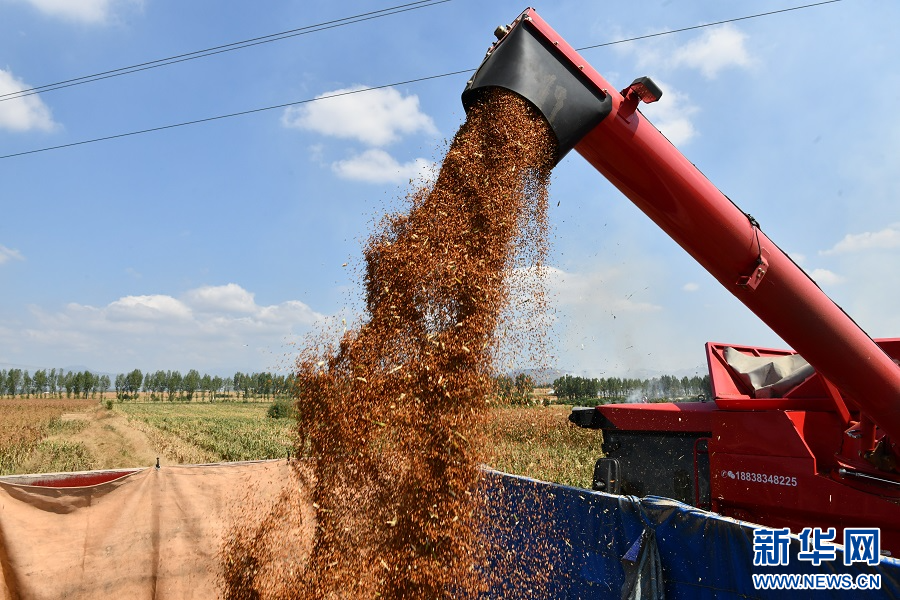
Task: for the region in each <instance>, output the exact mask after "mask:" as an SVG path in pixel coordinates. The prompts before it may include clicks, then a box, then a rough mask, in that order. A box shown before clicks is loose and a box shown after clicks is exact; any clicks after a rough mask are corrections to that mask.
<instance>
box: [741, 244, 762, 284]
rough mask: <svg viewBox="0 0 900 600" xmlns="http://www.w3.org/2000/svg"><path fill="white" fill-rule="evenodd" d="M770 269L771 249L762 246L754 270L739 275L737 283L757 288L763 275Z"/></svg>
mask: <svg viewBox="0 0 900 600" xmlns="http://www.w3.org/2000/svg"><path fill="white" fill-rule="evenodd" d="M768 270H769V251H768V250H766V249H765V248H760V249H759V256H757V257H756V264H755V265H753V270H752V271H750V272H749V273H747V274H746V275H741V276H740V277H738V280H737V284H738V285H739V286H741V287H745V288H749V289H751V290H755V289H756V288H757V287H758V286H759V284H760V282H761V281H762V280H763V277H765V276H766V273H767V272H768Z"/></svg>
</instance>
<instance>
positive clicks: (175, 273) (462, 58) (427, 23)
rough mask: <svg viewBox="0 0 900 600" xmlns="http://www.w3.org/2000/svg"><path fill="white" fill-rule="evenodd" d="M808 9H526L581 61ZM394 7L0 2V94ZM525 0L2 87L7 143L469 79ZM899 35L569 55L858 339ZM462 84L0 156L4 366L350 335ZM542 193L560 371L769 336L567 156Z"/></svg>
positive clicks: (875, 244)
mask: <svg viewBox="0 0 900 600" xmlns="http://www.w3.org/2000/svg"><path fill="white" fill-rule="evenodd" d="M399 3H400V2H397V3H396V4H399ZM799 4H803V2H797V3H791V2H787V1H785V0H778V1H775V0H772V1H768V0H766V1H757V2H751V3H725V2H717V1H713V0H706V1H695V2H672V1H671V0H659V1H656V0H648V1H646V2H642V3H640V4H639V5H629V4H627V3H624V4H623V3H620V4H619V5H612V4H610V3H602V4H601V3H596V2H587V1H585V0H581V1H576V0H568V1H565V0H564V1H554V2H551V3H547V4H546V5H545V6H541V5H536V7H535V8H536V9H537V11H538V12H539V14H541V15H542V16H543V17H544V19H545V20H547V21H548V22H549V23H550V24H551V25H552V26H553V27H554V28H555V29H556V30H557V31H558V32H560V33H561V34H562V35H563V36H564V37H565V38H566V39H567V41H569V43H570V44H572V45H573V46H575V47H576V48H579V47H584V46H590V45H595V44H601V43H604V42H611V41H615V40H620V39H624V38H629V37H634V36H640V35H646V34H650V33H656V32H661V31H666V30H672V29H678V28H683V27H691V26H694V25H699V24H703V23H711V22H716V21H721V20H726V19H732V18H736V17H742V16H746V15H750V14H755V13H762V12H767V11H775V10H779V9H784V8H788V7H791V6H797V5H799ZM394 5H395V4H394V3H391V2H373V1H371V0H369V1H344V2H340V3H337V2H326V1H315V0H310V1H307V2H302V3H301V2H278V1H275V2H266V3H265V4H264V5H263V4H260V3H255V2H253V3H251V2H237V1H232V0H226V1H222V0H217V1H215V2H214V1H212V0H192V2H187V3H186V2H178V3H176V2H172V1H168V2H164V1H161V0H0V94H6V93H11V92H15V91H17V90H18V89H21V88H24V87H30V86H39V85H43V84H48V83H53V82H57V81H63V80H68V79H72V78H75V77H80V76H84V75H89V74H92V73H98V72H102V71H107V70H110V69H115V68H119V67H124V66H128V65H133V64H138V63H143V62H146V61H150V60H155V59H159V58H163V57H167V56H173V55H178V54H182V53H186V52H192V51H195V50H200V49H203V48H209V47H213V46H218V45H222V44H227V43H231V42H235V41H239V40H244V39H249V38H255V37H258V36H264V35H268V34H272V33H276V32H281V31H285V30H289V29H295V28H300V27H304V26H308V25H314V24H317V23H323V22H327V21H332V20H335V19H340V18H343V17H348V16H351V15H356V14H361V13H366V12H369V11H373V10H378V9H383V8H388V7H390V6H394ZM263 6H264V8H261V7H263ZM600 7H602V8H600ZM524 8H525V5H523V4H519V3H514V2H508V1H506V0H494V1H492V2H482V1H478V2H476V1H474V0H451V1H448V2H444V3H441V4H437V5H434V6H427V7H423V8H419V9H417V10H409V11H407V12H403V13H402V14H397V15H393V16H385V17H382V18H377V19H371V20H368V21H365V22H360V23H355V24H350V25H347V26H342V27H335V28H331V29H327V30H324V31H319V32H315V33H309V34H307V35H301V36H296V37H292V38H290V39H286V40H282V41H277V42H273V43H268V44H262V45H258V46H255V47H252V48H248V49H244V50H239V51H235V52H228V53H223V54H219V55H216V56H211V57H207V58H201V59H198V60H192V61H186V62H182V63H179V64H176V65H172V66H166V67H162V68H157V69H151V70H147V71H143V72H140V73H135V74H130V75H125V76H121V77H115V78H110V79H106V80H103V81H99V82H96V83H90V84H86V85H80V86H74V87H69V88H66V89H61V90H56V91H47V92H41V93H39V94H35V95H31V96H27V97H24V98H16V99H12V100H7V101H5V102H0V155H4V156H5V155H8V154H14V153H19V152H26V151H30V150H35V149H40V148H45V147H49V146H58V145H65V144H71V143H75V142H79V141H82V140H89V139H93V138H98V137H103V136H110V135H116V134H120V133H126V132H130V131H135V130H141V129H148V128H154V127H160V126H164V125H170V124H174V123H179V122H184V121H191V120H196V119H203V118H206V117H213V116H217V115H223V114H228V113H234V112H240V111H246V110H251V109H257V108H262V107H266V106H273V105H280V104H285V103H290V102H296V101H301V100H307V99H312V98H315V97H317V96H322V95H328V94H333V93H335V92H339V91H342V90H353V89H357V88H359V87H371V86H382V85H385V84H390V83H394V82H401V81H407V80H412V79H417V78H421V77H427V76H431V75H438V74H442V73H447V72H452V71H458V70H468V69H474V67H476V66H477V65H478V63H479V62H480V60H481V58H482V57H483V55H484V51H485V50H486V49H487V47H488V46H489V45H490V43H491V41H492V39H493V36H492V32H493V30H494V28H495V26H497V25H498V24H501V23H508V22H510V21H512V20H513V19H514V18H515V17H516V16H517V15H518V14H519V13H520V12H521V10H522V9H524ZM897 23H900V5H898V4H897V3H896V2H889V1H887V0H843V1H841V2H836V3H832V4H828V5H824V6H819V7H814V8H809V9H804V10H798V11H793V12H788V13H782V14H777V15H772V16H768V17H762V18H756V19H749V20H742V21H737V22H734V23H730V24H726V25H720V26H716V27H709V28H703V29H696V30H691V31H687V32H683V33H677V34H673V35H667V36H661V37H655V38H651V39H646V40H642V41H636V42H630V43H624V44H616V45H611V46H606V47H603V48H597V49H592V50H586V51H584V52H583V56H584V57H585V58H586V59H587V61H588V62H590V63H591V64H592V65H593V66H594V67H595V68H596V69H597V70H598V71H599V72H600V73H602V74H603V75H604V76H605V77H606V78H607V79H608V80H609V81H611V82H612V83H614V84H615V85H617V86H619V87H625V86H626V85H627V84H628V83H630V82H631V81H632V79H634V78H635V77H637V76H641V75H649V76H651V77H653V78H654V80H655V81H656V82H657V83H658V84H660V86H661V87H662V88H663V91H664V97H663V99H662V101H661V102H659V103H658V104H655V105H652V106H648V107H646V109H645V110H644V112H645V114H646V115H647V116H648V117H649V118H650V119H651V120H652V121H653V122H654V123H655V124H656V125H657V126H658V127H659V128H660V129H661V130H662V131H663V132H664V133H666V134H667V135H668V136H669V137H670V139H672V140H673V142H675V144H676V145H677V146H678V147H679V148H680V149H681V150H682V152H683V153H684V154H685V155H686V156H687V157H688V158H689V159H690V160H692V161H693V162H694V163H695V164H696V165H697V166H698V167H699V168H700V169H701V170H702V171H703V172H704V173H705V174H706V175H707V176H708V177H709V178H710V179H711V180H712V181H713V182H714V183H715V184H716V185H717V186H718V187H719V188H720V189H721V190H722V191H723V192H725V193H726V194H727V195H728V196H729V197H731V198H732V199H733V200H734V201H735V202H736V203H737V204H738V205H739V206H740V207H741V208H742V209H743V210H745V211H746V212H748V213H750V214H752V215H753V216H754V217H755V218H756V219H757V220H758V221H759V222H760V224H761V226H762V228H763V230H764V231H765V232H766V233H767V234H768V235H769V237H770V238H772V239H773V240H774V241H775V242H776V243H777V244H778V245H779V246H780V247H782V249H784V250H785V251H786V252H788V254H790V255H791V256H792V257H793V258H794V259H795V260H796V261H797V262H798V263H799V264H800V265H801V266H802V267H803V268H804V269H805V270H806V271H807V272H808V273H810V274H811V275H812V276H813V278H814V279H816V281H817V282H818V283H819V284H820V286H821V287H822V288H823V289H824V290H825V291H826V292H827V293H828V294H829V295H830V296H831V297H832V298H833V299H835V301H836V302H838V304H840V305H841V306H842V307H843V308H844V309H845V310H846V311H847V312H848V313H849V314H850V315H851V316H852V317H854V318H855V319H856V320H857V322H858V323H859V324H860V325H861V326H862V327H863V328H864V329H865V330H866V331H867V332H868V333H869V334H870V335H872V336H873V337H892V336H900V311H897V310H896V300H895V299H896V298H897V297H898V283H897V280H898V278H897V277H896V275H895V274H896V273H898V272H900V201H898V192H900V168H898V167H900V149H898V144H897V143H896V140H897V139H900V117H898V116H897V114H898V112H897V110H896V107H895V105H894V104H895V98H897V97H898V96H900V69H898V68H897V64H896V60H897V57H898V56H900V41H898V36H897V35H896V31H895V29H896V27H895V26H896V24H897ZM467 78H468V74H460V75H455V76H450V77H444V78H438V79H434V80H430V81H426V82H421V83H414V84H407V85H397V86H393V87H389V88H386V89H382V90H378V91H370V92H365V93H359V94H352V95H348V96H343V97H341V98H340V99H330V100H322V101H319V102H316V103H305V104H302V105H297V106H294V107H290V108H281V109H276V110H269V111H263V112H259V113H255V114H252V115H247V116H242V117H236V118H230V119H223V120H218V121H214V122H209V123H203V124H198V125H193V126H189V127H180V128H176V129H169V130H164V131H158V132H154V133H148V134H144V135H137V136H131V137H126V138H122V139H115V140H110V141H105V142H99V143H94V144H86V145H80V146H76V147H70V148H65V149H60V150H53V151H48V152H41V153H35V154H27V155H23V156H15V157H11V158H4V159H0V209H2V210H0V290H2V293H0V367H4V368H8V367H9V366H20V367H24V368H32V369H34V368H42V367H47V368H49V367H54V366H55V367H68V366H72V365H84V366H88V367H90V368H92V369H95V370H99V371H105V372H122V371H126V370H131V369H133V368H140V369H142V370H148V369H152V370H156V369H179V370H182V371H184V370H187V369H190V368H197V369H199V370H201V371H206V372H224V373H228V372H231V371H234V370H238V369H240V370H245V371H246V370H263V369H279V370H284V369H286V368H289V365H290V364H291V361H292V357H293V355H294V353H295V346H294V345H293V344H298V343H302V340H303V336H304V335H305V334H306V333H308V332H310V331H315V330H316V328H317V327H318V326H319V325H317V323H321V322H322V320H324V319H328V318H337V319H340V318H347V319H348V320H350V321H352V318H353V314H354V306H358V302H359V286H358V275H359V271H358V270H356V269H358V267H359V260H360V258H359V256H360V248H361V244H362V243H363V241H364V240H365V239H366V237H367V236H368V234H369V232H371V231H372V227H373V223H374V222H375V221H377V219H378V218H379V217H380V216H381V215H382V214H383V213H384V212H385V211H388V210H394V209H396V208H397V207H399V206H402V198H403V196H404V194H405V193H406V191H407V188H408V181H409V179H410V178H411V177H416V176H417V175H418V174H419V173H421V172H422V170H423V169H427V168H428V166H429V165H431V164H432V163H433V162H434V161H435V160H438V159H439V157H440V152H441V149H442V148H443V147H444V143H445V140H446V139H448V138H450V137H451V136H452V135H453V133H454V132H455V131H456V129H457V128H458V126H459V124H460V123H461V122H462V120H463V117H464V115H463V110H462V107H461V104H460V100H459V96H460V92H461V91H462V89H463V87H464V85H465V81H466V80H467ZM551 195H552V196H551V197H552V201H551V206H552V209H551V222H552V225H553V236H552V237H553V251H552V260H551V265H552V273H551V279H550V281H551V285H552V289H553V303H554V308H555V316H554V318H555V325H554V334H553V335H552V336H548V343H549V345H550V347H549V352H550V353H552V354H553V356H554V357H555V359H554V362H555V364H556V365H557V366H558V367H559V368H562V369H566V370H569V371H571V372H575V373H584V374H591V375H595V376H603V375H605V376H610V375H625V374H629V373H631V374H640V373H644V372H646V370H651V371H657V372H667V373H672V372H684V373H689V372H694V371H696V370H698V369H697V368H698V367H700V369H699V370H700V371H702V368H703V365H704V356H703V344H704V342H706V341H708V340H714V341H722V342H731V343H745V344H759V345H768V346H775V347H783V343H782V342H780V340H779V339H778V338H777V336H775V335H774V334H773V333H772V332H771V331H770V330H769V329H768V328H767V327H766V326H765V325H763V324H762V323H760V322H759V321H758V319H757V318H756V317H755V316H753V315H752V314H751V313H750V312H749V311H748V310H747V309H745V308H744V307H743V306H742V305H741V304H739V303H738V302H737V300H735V299H734V298H733V297H732V296H731V295H730V294H729V293H728V292H726V291H725V290H723V289H720V287H719V285H718V284H717V283H716V282H715V281H714V280H713V279H712V278H711V277H710V276H709V275H707V274H706V273H705V272H704V271H703V270H702V269H701V268H700V267H698V266H697V265H696V264H695V263H694V262H693V260H692V259H690V258H689V257H688V256H687V254H686V253H685V252H684V251H682V250H681V249H680V248H679V247H677V246H676V245H675V244H674V242H672V241H671V240H669V238H668V237H666V236H665V235H664V234H663V233H662V232H660V231H659V230H658V229H657V228H656V227H655V226H654V225H653V224H652V223H651V222H650V221H649V219H647V218H646V217H645V216H644V215H643V214H642V213H640V212H639V211H638V210H637V209H636V208H635V207H634V206H633V205H631V204H630V202H628V201H627V200H626V199H625V198H624V197H623V196H622V195H621V194H619V193H618V192H617V191H616V190H615V189H613V188H612V187H611V186H610V185H609V184H608V183H606V181H605V180H604V179H603V178H602V177H601V176H600V175H599V174H598V173H597V172H595V171H594V170H593V169H592V168H591V167H590V166H589V165H588V164H587V163H586V162H585V161H584V160H583V159H581V157H580V156H578V155H577V154H576V153H574V152H573V153H571V154H570V155H569V156H568V157H566V159H565V160H564V161H563V162H562V163H561V164H560V165H559V166H558V167H557V169H556V171H555V173H554V177H553V183H552V187H551ZM557 203H559V206H557ZM345 263H348V264H347V265H346V266H344V264H345ZM519 366H522V367H527V366H529V365H527V364H522V365H519Z"/></svg>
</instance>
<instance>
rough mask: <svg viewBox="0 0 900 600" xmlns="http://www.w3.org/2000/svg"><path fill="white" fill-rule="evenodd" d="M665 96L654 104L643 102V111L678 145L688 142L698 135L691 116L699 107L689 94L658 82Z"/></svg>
mask: <svg viewBox="0 0 900 600" xmlns="http://www.w3.org/2000/svg"><path fill="white" fill-rule="evenodd" d="M656 83H657V84H658V85H659V86H660V88H661V89H662V90H663V97H662V98H661V99H660V100H659V101H658V102H654V103H653V104H642V105H641V112H642V113H643V114H644V115H645V116H646V117H647V118H649V119H650V121H651V122H652V123H653V124H654V125H655V126H656V128H657V129H659V130H660V131H661V132H662V133H663V135H665V136H666V137H667V138H668V139H669V141H670V142H672V143H673V144H674V145H676V146H680V145H682V144H686V143H687V142H688V141H690V140H691V139H692V138H693V137H695V136H696V135H697V130H696V129H695V128H694V124H693V123H692V122H691V117H692V116H693V115H694V114H696V113H697V112H698V111H699V109H698V108H697V107H696V106H694V105H693V104H691V101H690V98H688V96H687V94H683V93H681V92H679V91H678V90H676V89H675V88H674V87H672V86H670V85H667V84H664V83H662V82H656Z"/></svg>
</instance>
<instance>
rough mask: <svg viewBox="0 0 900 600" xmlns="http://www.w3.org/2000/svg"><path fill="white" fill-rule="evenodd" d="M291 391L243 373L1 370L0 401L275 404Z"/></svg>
mask: <svg viewBox="0 0 900 600" xmlns="http://www.w3.org/2000/svg"><path fill="white" fill-rule="evenodd" d="M292 386H293V375H277V374H272V373H265V372H260V373H242V372H240V371H238V372H237V373H235V374H234V375H233V376H232V377H221V376H219V375H209V374H206V373H204V374H202V375H201V374H200V372H199V371H197V370H196V369H191V370H190V371H188V372H187V373H185V374H183V375H182V373H181V372H180V371H162V370H159V371H153V372H149V371H148V372H147V373H143V372H142V371H141V370H140V369H134V370H133V371H129V372H128V373H119V374H118V375H116V376H115V377H114V378H111V377H110V376H109V375H99V374H96V373H92V372H90V371H77V372H73V371H71V370H70V371H65V370H64V369H38V370H36V371H34V373H29V372H28V370H23V369H8V370H7V369H2V370H0V398H2V397H10V398H13V397H17V396H18V397H23V398H31V397H51V398H62V397H63V395H65V397H66V398H96V397H97V396H98V395H100V396H103V395H104V394H105V393H107V392H109V391H110V390H115V393H116V398H117V399H119V400H130V399H136V398H138V397H140V395H141V393H143V394H145V395H146V396H149V399H150V400H153V401H169V402H172V401H176V400H179V401H192V400H194V399H195V398H199V399H201V400H207V401H210V400H214V399H216V398H234V397H238V398H243V399H250V398H263V399H269V398H275V397H279V396H286V395H288V394H289V393H290V391H291V388H292Z"/></svg>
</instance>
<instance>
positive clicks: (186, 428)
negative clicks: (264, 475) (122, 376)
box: [116, 402, 294, 461]
mask: <svg viewBox="0 0 900 600" xmlns="http://www.w3.org/2000/svg"><path fill="white" fill-rule="evenodd" d="M268 408H269V404H267V403H266V404H263V403H230V402H229V403H215V404H206V403H204V404H190V403H187V404H160V403H134V404H132V403H123V404H119V405H116V410H120V411H122V412H124V413H125V414H126V415H127V416H128V417H129V418H130V419H132V420H137V421H141V422H143V423H145V424H146V425H149V426H150V427H152V428H154V429H156V430H158V431H159V432H160V434H159V439H161V440H163V441H165V440H166V439H167V438H169V439H170V440H171V438H176V439H177V440H178V441H180V442H186V443H187V444H190V445H192V446H196V447H197V448H199V449H201V450H203V451H204V452H206V453H208V457H209V459H210V460H211V461H237V460H261V459H267V458H281V457H287V455H288V453H289V452H291V449H292V448H293V432H294V421H293V420H292V419H271V418H268V417H267V416H266V411H267V410H268Z"/></svg>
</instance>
